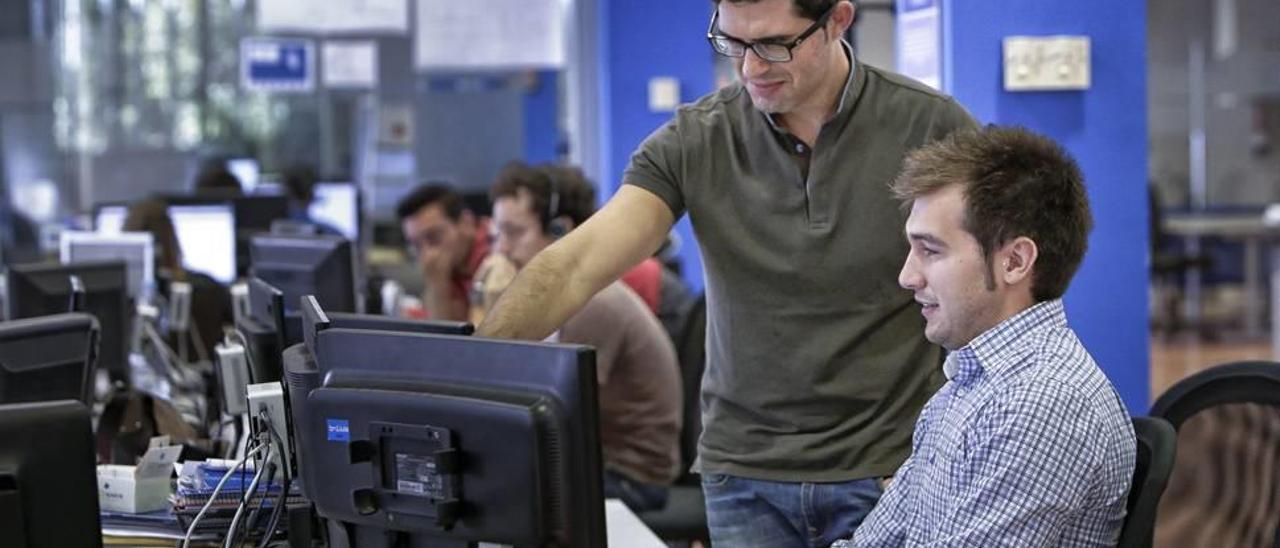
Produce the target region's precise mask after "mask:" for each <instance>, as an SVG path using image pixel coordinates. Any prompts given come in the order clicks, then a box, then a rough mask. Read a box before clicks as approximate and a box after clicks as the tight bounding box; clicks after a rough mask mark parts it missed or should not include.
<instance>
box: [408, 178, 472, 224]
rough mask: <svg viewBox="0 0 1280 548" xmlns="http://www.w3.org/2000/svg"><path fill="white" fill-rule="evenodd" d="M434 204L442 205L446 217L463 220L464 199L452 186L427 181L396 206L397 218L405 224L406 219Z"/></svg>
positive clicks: (452, 219)
mask: <svg viewBox="0 0 1280 548" xmlns="http://www.w3.org/2000/svg"><path fill="white" fill-rule="evenodd" d="M433 204H440V207H441V208H442V209H444V214H445V216H447V217H449V220H451V221H455V222H456V221H457V220H458V219H460V218H462V211H463V210H464V209H465V208H464V207H463V206H462V197H461V196H459V195H458V193H457V192H455V191H454V190H453V186H452V185H450V184H449V183H444V182H440V181H427V182H425V183H422V184H421V185H418V187H417V188H415V189H413V191H412V192H410V193H409V194H407V195H405V197H404V198H401V199H400V202H399V203H397V204H396V218H398V219H399V220H400V222H404V220H405V219H408V218H409V217H412V216H414V215H416V214H417V213H418V212H419V211H422V210H423V209H425V208H426V207H428V206H431V205H433Z"/></svg>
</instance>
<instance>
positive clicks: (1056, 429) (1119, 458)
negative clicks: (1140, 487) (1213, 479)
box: [833, 300, 1137, 548]
mask: <svg viewBox="0 0 1280 548" xmlns="http://www.w3.org/2000/svg"><path fill="white" fill-rule="evenodd" d="M943 369H944V372H945V373H946V375H947V378H948V379H949V382H948V383H947V384H946V385H944V386H943V387H942V390H940V391H939V392H938V393H937V394H936V395H934V397H933V398H932V399H931V400H929V403H928V404H926V405H925V408H924V410H923V411H922V412H921V414H920V419H919V420H918V422H917V423H916V430H915V433H914V435H913V438H912V444H911V445H912V452H911V456H910V457H909V458H908V459H907V461H906V462H905V463H904V464H903V465H902V467H901V468H899V469H898V472H897V474H896V476H895V478H894V480H893V482H892V483H891V484H890V486H889V488H888V490H887V491H886V492H885V494H884V496H883V497H882V498H881V499H880V502H879V504H877V505H876V507H875V509H874V510H872V512H871V514H870V515H869V516H868V517H867V519H866V521H864V522H863V524H862V526H861V527H859V528H858V530H857V531H856V533H855V536H854V538H853V540H852V541H851V542H846V541H839V542H837V543H836V544H835V545H834V546H833V548H838V547H864V546H877V547H879V546H930V547H933V546H1017V547H1034V546H1072V547H1074V546H1115V545H1116V542H1117V540H1118V539H1119V536H1120V528H1121V525H1122V524H1123V521H1124V515H1125V501H1126V498H1127V495H1128V492H1129V484H1130V483H1131V481H1132V477H1133V467H1134V459H1135V457H1136V447H1137V441H1136V439H1135V437H1134V433H1133V426H1132V423H1131V422H1130V419H1129V414H1128V412H1127V411H1126V410H1125V407H1124V405H1123V404H1122V403H1121V402H1120V398H1119V396H1118V395H1117V394H1116V391H1115V389H1114V388H1113V387H1112V385H1111V382H1110V381H1108V380H1107V378H1106V377H1105V376H1104V375H1103V373H1102V371H1101V370H1100V369H1098V365H1097V364H1096V363H1095V362H1094V361H1093V358H1092V357H1090V356H1089V353H1088V352H1087V351H1085V349H1084V346H1082V345H1081V344H1080V340H1079V339H1077V338H1076V336H1075V333H1074V332H1073V331H1072V330H1071V329H1070V328H1069V327H1067V318H1066V314H1065V313H1064V312H1063V308H1062V301H1059V300H1053V301H1048V302H1043V303H1040V304H1037V305H1035V306H1033V307H1031V308H1029V309H1027V310H1024V311H1023V312H1021V313H1019V314H1018V315H1016V316H1014V317H1012V318H1010V319H1008V320H1006V321H1004V322H1002V323H1001V324H1000V325H998V326H996V327H994V328H992V329H991V330H989V331H987V332H986V333H983V334H982V335H980V336H978V337H977V338H975V339H974V340H973V341H972V342H970V343H969V344H968V345H967V346H965V347H964V348H961V349H960V350H957V351H955V352H953V353H951V354H950V355H948V356H947V360H946V363H945V364H944V366H943Z"/></svg>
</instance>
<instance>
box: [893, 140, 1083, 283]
mask: <svg viewBox="0 0 1280 548" xmlns="http://www.w3.org/2000/svg"><path fill="white" fill-rule="evenodd" d="M954 184H958V185H962V186H963V187H964V198H965V212H964V213H965V215H964V217H965V218H964V225H965V230H967V231H968V232H969V233H970V234H973V236H974V238H975V239H977V240H978V244H979V245H981V246H982V254H983V257H984V258H985V259H986V260H987V263H988V267H989V268H988V275H989V276H990V275H991V274H990V267H991V266H992V265H991V261H992V254H993V253H994V252H995V251H996V249H998V248H999V247H1000V246H1002V245H1004V244H1006V243H1008V242H1009V241H1012V240H1013V239H1015V238H1017V237H1020V236H1026V237H1028V238H1031V239H1032V240H1033V241H1035V243H1036V247H1037V249H1038V251H1039V258H1038V259H1037V260H1036V265H1035V269H1034V271H1033V273H1032V283H1031V295H1032V297H1033V298H1034V299H1035V300H1036V301H1037V302H1041V301H1047V300H1051V299H1057V298H1059V297H1061V296H1062V294H1063V293H1065V292H1066V290H1067V286H1068V285H1070V283H1071V278H1072V277H1073V276H1075V273H1076V270H1077V269H1078V268H1079V267H1080V262H1081V261H1082V260H1083V259H1084V254H1085V251H1086V250H1087V249H1088V245H1089V231H1090V230H1092V229H1093V216H1092V214H1091V213H1090V212H1089V197H1088V194H1087V193H1086V192H1085V188H1084V177H1083V176H1082V175H1081V173H1080V167H1079V166H1078V165H1076V162H1075V160H1074V159H1072V158H1071V155H1070V154H1068V153H1067V151H1066V150H1064V149H1063V148H1062V147H1061V146H1060V145H1058V143H1056V142H1054V141H1053V140H1052V139H1049V138H1048V137H1044V136H1042V135H1038V134H1036V133H1033V132H1031V131H1029V130H1027V129H1025V128H1020V127H996V126H987V127H986V128H983V129H972V130H963V131H957V132H955V133H952V134H951V135H949V136H947V137H945V138H943V139H941V140H938V141H935V142H933V143H931V144H928V145H925V146H923V147H921V148H919V149H917V150H915V151H914V152H911V153H910V154H908V155H907V158H906V160H905V161H904V164H903V169H902V173H901V174H900V175H899V176H898V178H897V180H896V181H894V182H893V192H894V194H896V195H897V197H898V198H899V199H901V200H903V203H904V205H909V204H910V203H911V202H912V201H914V200H915V199H916V198H918V197H920V196H924V195H927V194H930V193H933V192H935V191H938V190H941V189H942V188H944V187H947V186H950V185H954ZM989 283H990V279H989Z"/></svg>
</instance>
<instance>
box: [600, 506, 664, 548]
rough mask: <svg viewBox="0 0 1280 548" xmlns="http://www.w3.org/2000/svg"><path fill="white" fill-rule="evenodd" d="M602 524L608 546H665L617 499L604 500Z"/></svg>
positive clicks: (643, 547) (653, 547) (654, 547)
mask: <svg viewBox="0 0 1280 548" xmlns="http://www.w3.org/2000/svg"><path fill="white" fill-rule="evenodd" d="M604 526H605V530H606V531H607V539H608V541H609V548H666V546H667V545H666V543H664V542H662V539H659V538H658V535H655V534H653V531H651V530H649V527H648V526H646V525H645V524H644V522H643V521H640V518H639V517H637V516H636V515H635V513H633V512H632V511H631V509H630V508H627V505H625V504H623V503H622V501H620V500H618V499H607V500H605V501H604Z"/></svg>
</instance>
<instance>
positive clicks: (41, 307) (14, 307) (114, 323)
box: [6, 261, 132, 382]
mask: <svg viewBox="0 0 1280 548" xmlns="http://www.w3.org/2000/svg"><path fill="white" fill-rule="evenodd" d="M126 272H127V271H126V267H125V263H123V262H120V261H106V262H99V263H79V264H71V265H62V264H57V263H37V264H25V265H14V266H13V267H11V268H9V272H8V274H7V275H6V281H7V283H8V288H9V299H8V302H7V303H6V305H7V307H8V316H7V317H8V318H9V319H10V320H17V319H21V318H35V317H39V316H48V315H51V314H61V313H63V312H66V311H67V303H68V301H69V298H70V294H71V276H76V277H78V278H79V279H80V281H81V282H82V283H83V284H84V288H85V312H88V313H89V314H91V315H93V316H94V317H95V318H97V319H98V328H99V329H100V330H101V336H100V337H99V339H98V340H99V350H98V365H99V366H100V367H102V368H103V369H105V370H106V371H107V373H108V374H109V375H110V376H111V379H112V380H113V381H122V382H127V381H128V379H129V362H128V360H127V348H128V344H127V342H128V341H127V340H126V339H127V338H128V335H129V333H128V330H127V329H128V327H129V326H130V325H131V322H130V318H131V310H132V308H131V307H130V306H129V295H128V293H129V289H128V287H129V283H128V281H127V275H126Z"/></svg>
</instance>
